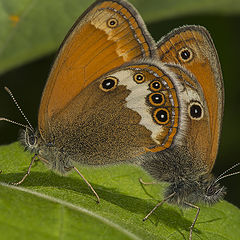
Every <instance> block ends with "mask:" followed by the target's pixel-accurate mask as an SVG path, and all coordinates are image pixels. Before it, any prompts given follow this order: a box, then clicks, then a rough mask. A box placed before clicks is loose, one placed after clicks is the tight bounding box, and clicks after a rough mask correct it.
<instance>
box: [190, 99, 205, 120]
mask: <svg viewBox="0 0 240 240" xmlns="http://www.w3.org/2000/svg"><path fill="white" fill-rule="evenodd" d="M188 114H189V117H190V118H191V119H193V120H200V119H202V117H203V107H202V105H201V104H200V103H199V102H191V103H190V105H189V107H188Z"/></svg>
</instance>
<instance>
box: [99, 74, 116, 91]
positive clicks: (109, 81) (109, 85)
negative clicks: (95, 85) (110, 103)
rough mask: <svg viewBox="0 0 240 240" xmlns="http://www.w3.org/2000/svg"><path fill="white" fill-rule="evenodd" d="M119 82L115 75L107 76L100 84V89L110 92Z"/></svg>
mask: <svg viewBox="0 0 240 240" xmlns="http://www.w3.org/2000/svg"><path fill="white" fill-rule="evenodd" d="M117 84H118V79H117V78H115V77H107V78H105V79H104V80H103V81H102V82H101V84H100V86H99V87H100V89H101V90H103V91H104V92H109V91H111V90H113V89H115V88H116V87H117Z"/></svg>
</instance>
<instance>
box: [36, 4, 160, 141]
mask: <svg viewBox="0 0 240 240" xmlns="http://www.w3.org/2000/svg"><path fill="white" fill-rule="evenodd" d="M155 55H156V47H155V43H154V41H153V40H152V38H151V37H150V35H149V34H148V31H147V29H146V27H145V24H144V22H143V20H142V19H141V17H140V15H139V14H138V13H137V11H136V10H135V9H134V8H133V7H132V6H131V5H130V4H128V3H126V2H124V1H121V0H118V1H116V0H115V1H107V0H106V1H97V2H95V3H94V4H93V5H92V6H90V8H89V9H87V10H86V11H85V13H84V14H83V15H82V16H81V17H80V18H79V19H78V20H77V21H76V23H75V24H74V26H73V27H72V29H71V30H70V32H69V33H68V35H67V36H66V38H65V40H64V42H63V43H62V46H61V48H60V50H59V53H58V56H57V58H56V60H55V63H54V65H53V68H52V70H51V73H50V76H49V78H48V81H47V84H46V86H45V89H44V92H43V95H42V99H41V104H40V110H39V117H38V126H39V131H40V134H41V136H42V137H43V139H45V140H46V138H47V135H46V134H47V133H48V135H50V133H51V119H52V118H53V116H54V115H56V114H58V113H59V112H60V111H61V110H62V109H64V108H65V107H66V106H67V104H69V103H70V102H71V101H72V100H73V99H74V97H76V96H77V95H78V94H79V92H80V91H82V90H83V89H84V88H85V87H86V86H88V85H89V84H90V83H91V82H93V81H94V80H96V79H97V78H99V77H100V76H101V75H103V74H105V73H106V72H108V71H110V70H112V69H113V68H116V67H119V66H121V65H122V64H123V63H125V62H128V61H130V60H134V59H138V58H141V57H154V56H155Z"/></svg>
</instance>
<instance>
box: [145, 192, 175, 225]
mask: <svg viewBox="0 0 240 240" xmlns="http://www.w3.org/2000/svg"><path fill="white" fill-rule="evenodd" d="M174 194H175V192H174V193H172V194H170V195H169V196H168V197H166V198H164V199H163V200H162V201H161V202H159V203H158V204H157V205H156V206H155V207H154V208H153V209H152V210H151V211H150V212H149V213H148V214H147V215H146V216H145V217H144V218H143V221H146V220H147V219H148V218H149V216H150V215H151V214H152V213H153V212H154V211H155V210H156V209H157V208H158V207H160V206H161V205H163V203H165V202H166V201H167V200H168V199H169V198H171V197H173V196H174Z"/></svg>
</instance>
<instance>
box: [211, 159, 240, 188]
mask: <svg viewBox="0 0 240 240" xmlns="http://www.w3.org/2000/svg"><path fill="white" fill-rule="evenodd" d="M239 165H240V163H236V164H235V165H233V166H232V167H230V168H229V169H227V170H226V171H224V172H223V173H222V174H220V175H219V176H218V177H217V178H216V180H215V182H214V183H217V182H218V181H220V180H221V179H223V178H226V177H230V176H234V175H237V174H239V173H240V171H238V172H234V173H229V174H226V173H228V172H229V171H231V170H232V169H234V168H236V167H238V166H239Z"/></svg>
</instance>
